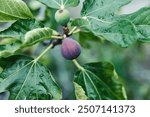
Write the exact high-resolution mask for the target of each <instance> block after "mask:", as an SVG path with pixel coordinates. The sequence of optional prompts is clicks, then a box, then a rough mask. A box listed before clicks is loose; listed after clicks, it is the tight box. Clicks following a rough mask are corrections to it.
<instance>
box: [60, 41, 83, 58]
mask: <svg viewBox="0 0 150 117" xmlns="http://www.w3.org/2000/svg"><path fill="white" fill-rule="evenodd" d="M61 53H62V56H63V57H64V58H66V59H67V60H73V59H76V58H77V57H78V56H79V55H80V53H81V46H80V44H79V43H78V42H77V41H75V40H73V39H72V38H65V39H64V40H63V41H62V45H61Z"/></svg>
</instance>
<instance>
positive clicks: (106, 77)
mask: <svg viewBox="0 0 150 117" xmlns="http://www.w3.org/2000/svg"><path fill="white" fill-rule="evenodd" d="M75 82H77V83H78V84H79V85H81V86H82V87H83V89H84V90H85V92H86V95H87V96H88V99H90V100H100V99H105V100H106V99H120V100H122V99H126V94H125V90H124V87H123V85H122V82H121V81H120V79H119V77H118V76H117V74H116V72H115V70H114V67H113V65H112V64H110V63H107V62H99V63H89V64H86V65H85V66H84V70H80V71H78V72H77V73H76V75H75Z"/></svg>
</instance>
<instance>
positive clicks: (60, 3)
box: [38, 0, 80, 9]
mask: <svg viewBox="0 0 150 117" xmlns="http://www.w3.org/2000/svg"><path fill="white" fill-rule="evenodd" d="M38 1H39V2H41V3H43V4H45V5H46V6H48V7H50V8H54V9H60V8H61V7H65V8H67V7H75V6H77V5H78V4H79V2H80V0H73V1H72V0H38Z"/></svg>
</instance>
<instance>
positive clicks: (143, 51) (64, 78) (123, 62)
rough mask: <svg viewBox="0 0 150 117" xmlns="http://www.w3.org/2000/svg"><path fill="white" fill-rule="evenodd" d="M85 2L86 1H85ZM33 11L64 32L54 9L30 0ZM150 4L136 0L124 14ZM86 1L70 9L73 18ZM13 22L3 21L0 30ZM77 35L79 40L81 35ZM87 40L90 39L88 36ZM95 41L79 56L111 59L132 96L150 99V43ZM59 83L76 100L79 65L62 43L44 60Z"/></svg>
mask: <svg viewBox="0 0 150 117" xmlns="http://www.w3.org/2000/svg"><path fill="white" fill-rule="evenodd" d="M81 1H83V0H81ZM26 2H27V4H28V5H29V7H30V9H31V10H32V12H33V14H34V15H35V16H36V18H37V19H38V20H39V21H42V22H43V23H44V24H45V26H47V27H52V28H54V29H57V30H58V31H59V32H61V29H62V27H60V26H59V28H57V25H56V22H55V20H54V13H55V10H54V9H49V8H47V7H45V6H44V5H42V4H40V3H39V2H36V1H35V0H26ZM144 6H150V1H149V0H133V1H132V3H131V4H129V5H127V6H125V7H124V8H122V9H120V11H119V13H120V14H127V13H132V12H135V11H137V10H138V9H140V8H142V7H144ZM81 8H82V2H81V4H80V6H78V7H76V8H70V9H69V10H70V12H71V14H72V17H73V18H75V17H79V16H80V10H81ZM9 25H10V24H9V23H7V24H0V29H3V28H6V27H8V26H9ZM74 38H75V39H76V40H78V36H77V35H75V36H74ZM85 39H86V38H85ZM97 41H99V40H97ZM97 41H96V42H95V41H92V39H90V40H89V39H88V37H87V40H86V41H84V44H82V54H81V56H80V57H79V58H78V61H79V62H80V63H81V64H85V63H89V62H97V61H110V62H112V63H113V64H114V66H115V68H116V71H117V73H118V75H119V76H120V77H121V78H122V79H123V82H124V84H125V88H126V91H127V95H128V99H150V43H141V42H140V43H139V42H137V43H135V44H133V45H132V46H130V47H128V48H121V47H118V46H116V45H113V44H112V43H110V42H108V41H99V43H98V42H97ZM45 48H46V46H44V45H43V44H42V43H41V44H39V45H36V46H34V47H32V48H29V49H27V50H26V51H25V54H30V55H31V56H33V57H35V56H37V55H38V54H40V53H41V52H42V51H43V50H44V49H45ZM41 62H43V63H44V64H45V65H46V66H47V67H48V68H49V69H50V71H51V72H52V74H53V76H54V77H55V78H56V80H57V81H58V82H59V84H60V86H61V87H62V89H63V98H64V99H74V97H75V96H74V92H73V90H74V87H73V85H72V80H73V76H74V74H75V72H76V70H77V69H76V68H75V66H74V65H73V63H72V62H71V61H68V60H65V59H64V58H63V57H62V56H61V53H60V46H57V47H55V48H54V49H53V50H52V51H50V52H49V53H47V54H46V55H45V56H44V57H43V58H42V59H41Z"/></svg>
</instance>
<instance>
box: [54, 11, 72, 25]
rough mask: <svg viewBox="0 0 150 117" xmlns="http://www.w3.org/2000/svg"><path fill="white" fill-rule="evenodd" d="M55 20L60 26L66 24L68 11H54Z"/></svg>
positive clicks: (68, 15)
mask: <svg viewBox="0 0 150 117" xmlns="http://www.w3.org/2000/svg"><path fill="white" fill-rule="evenodd" d="M55 20H56V22H57V23H58V24H60V25H62V26H67V24H68V22H69V21H70V13H69V11H68V10H66V9H60V10H57V11H56V13H55Z"/></svg>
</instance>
